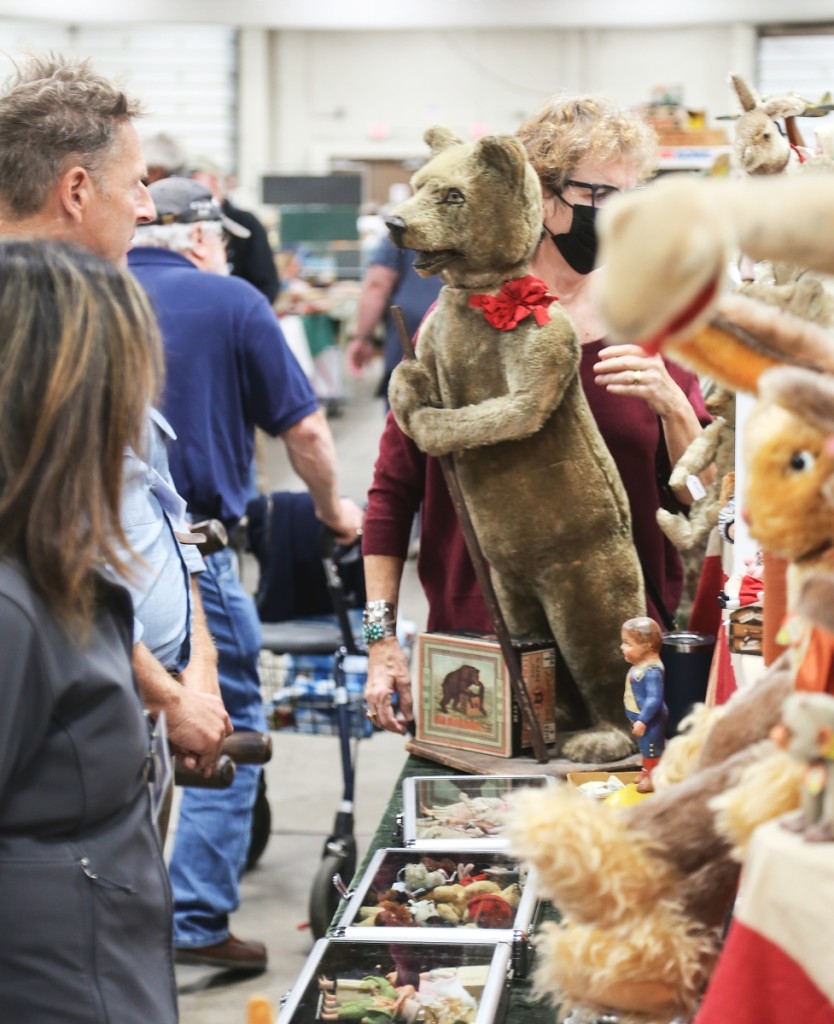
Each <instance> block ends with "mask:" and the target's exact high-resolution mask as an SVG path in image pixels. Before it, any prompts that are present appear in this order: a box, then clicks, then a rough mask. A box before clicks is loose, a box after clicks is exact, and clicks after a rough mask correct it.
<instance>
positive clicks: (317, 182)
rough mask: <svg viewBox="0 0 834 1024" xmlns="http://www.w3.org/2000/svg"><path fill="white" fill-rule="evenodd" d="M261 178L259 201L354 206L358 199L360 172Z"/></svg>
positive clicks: (270, 175) (276, 203) (297, 204)
mask: <svg viewBox="0 0 834 1024" xmlns="http://www.w3.org/2000/svg"><path fill="white" fill-rule="evenodd" d="M262 180H263V200H262V201H263V202H264V203H274V204H275V205H276V206H306V205H309V204H311V203H325V204H328V205H330V204H335V205H341V206H347V205H355V206H358V205H359V204H360V203H361V202H362V176H361V175H360V174H317V175H300V174H298V175H293V174H267V175H264V177H263V179H262Z"/></svg>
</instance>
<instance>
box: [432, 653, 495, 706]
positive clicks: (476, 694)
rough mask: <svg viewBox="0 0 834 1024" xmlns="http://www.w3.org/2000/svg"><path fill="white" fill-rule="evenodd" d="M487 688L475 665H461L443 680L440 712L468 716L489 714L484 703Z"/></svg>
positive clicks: (448, 673)
mask: <svg viewBox="0 0 834 1024" xmlns="http://www.w3.org/2000/svg"><path fill="white" fill-rule="evenodd" d="M484 692H485V687H484V684H483V683H482V682H481V674H480V672H479V671H478V669H476V668H475V667H474V666H473V665H461V666H460V668H456V669H454V671H452V672H447V674H446V676H445V677H444V679H443V685H442V687H441V696H440V710H441V711H444V712H445V711H446V710H447V709H448V708H449V707H451V709H452V711H457V712H459V713H460V714H463V715H466V714H469V712H470V711H477V712H478V713H479V714H481V715H485V714H486V713H487V710H486V704H485V703H484Z"/></svg>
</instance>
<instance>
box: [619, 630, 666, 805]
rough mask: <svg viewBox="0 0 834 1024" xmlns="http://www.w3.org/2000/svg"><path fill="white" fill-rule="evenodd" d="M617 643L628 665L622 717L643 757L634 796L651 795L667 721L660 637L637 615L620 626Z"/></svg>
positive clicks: (659, 631)
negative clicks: (623, 715)
mask: <svg viewBox="0 0 834 1024" xmlns="http://www.w3.org/2000/svg"><path fill="white" fill-rule="evenodd" d="M620 640H621V643H620V650H621V651H622V652H623V657H624V658H625V660H626V661H627V662H628V663H629V665H631V668H630V669H629V670H628V675H627V676H626V685H625V698H624V704H625V713H626V717H627V718H628V720H629V721H630V722H631V723H632V727H631V732H632V735H633V736H635V737H636V739H637V743H638V745H639V747H640V753H641V754H642V755H643V768H642V771H641V772H640V778H639V779H638V781H637V792H638V793H651V792H653V791H654V785H653V783H652V770H653V769H654V767H655V765H656V764H657V762H658V761H659V760H660V755H661V754H662V753H663V746H664V743H665V739H666V720H667V719H668V717H669V710H668V708H667V707H666V705H665V704H664V702H663V662H662V661H661V660H660V651H661V648H662V647H663V633H662V632H661V629H660V626H658V624H657V623H656V622H655V621H654V619H650V618H649V617H648V616H646V615H641V616H638V617H637V618H635V619H628V620H627V621H626V622H624V623H623V626H622V631H621V633H620Z"/></svg>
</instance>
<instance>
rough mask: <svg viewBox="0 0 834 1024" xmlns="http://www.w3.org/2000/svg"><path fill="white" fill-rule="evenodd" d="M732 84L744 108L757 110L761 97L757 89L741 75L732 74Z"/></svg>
mask: <svg viewBox="0 0 834 1024" xmlns="http://www.w3.org/2000/svg"><path fill="white" fill-rule="evenodd" d="M730 85H732V87H733V89H734V90H735V94H736V96H738V101H739V103H740V104H741V109H742V110H755V108H756V107H758V105H759V97H758V95H757V93H756V90H755V89H754V88H753V87H752V86H751V85H748V83H747V82H746V81H745V80H744V79H743V78H742V77H741V75H736V74H732V75H730Z"/></svg>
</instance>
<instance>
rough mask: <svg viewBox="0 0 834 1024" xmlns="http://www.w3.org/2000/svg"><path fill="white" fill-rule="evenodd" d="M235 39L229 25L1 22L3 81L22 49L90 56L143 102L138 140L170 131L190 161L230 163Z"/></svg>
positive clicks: (234, 126) (0, 70) (234, 127)
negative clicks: (199, 158)
mask: <svg viewBox="0 0 834 1024" xmlns="http://www.w3.org/2000/svg"><path fill="white" fill-rule="evenodd" d="M235 37H236V33H235V30H234V29H233V28H230V27H229V26H227V25H182V24H180V25H171V24H169V25H166V26H164V28H162V29H160V28H159V27H158V26H155V25H124V24H122V25H92V24H88V25H68V24H65V23H54V22H32V21H12V20H8V19H0V77H3V78H5V76H6V75H7V74H9V73H11V71H12V59H13V58H20V56H21V55H22V54H25V53H26V52H36V53H47V52H49V51H50V50H53V51H55V52H57V53H61V54H64V55H66V56H72V57H89V58H91V59H92V61H93V64H94V66H95V68H96V70H98V71H100V72H101V73H102V74H104V75H107V76H109V77H110V78H113V79H115V80H117V81H119V82H120V83H121V84H122V85H123V86H124V88H125V89H126V91H128V92H129V93H130V95H131V96H137V97H139V99H140V100H141V101H142V103H143V106H144V107H145V110H146V116H145V117H144V118H143V119H142V120H141V121H140V122H138V124H137V128H138V129H139V133H140V135H150V134H152V133H154V132H157V131H167V132H170V133H172V134H173V135H175V136H176V137H177V138H178V139H179V140H180V141H181V142H182V144H183V146H184V147H185V149H186V151H187V152H188V153H189V154H190V155H191V156H198V155H202V156H208V157H211V158H212V159H214V160H217V161H219V162H221V163H226V164H228V165H229V166H231V162H232V160H233V157H234V150H235V139H236V135H237V124H236V121H237V113H236V109H235V96H236V88H235V73H236V63H237V59H236V44H235ZM261 162H262V161H261Z"/></svg>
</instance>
